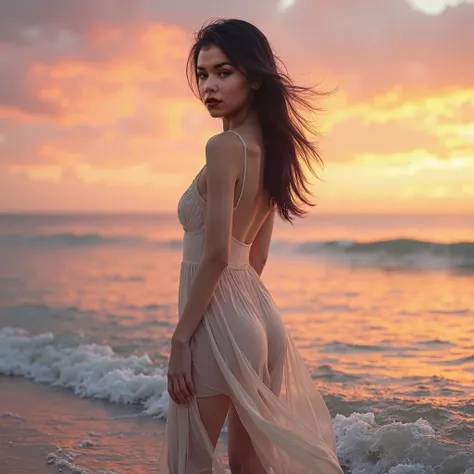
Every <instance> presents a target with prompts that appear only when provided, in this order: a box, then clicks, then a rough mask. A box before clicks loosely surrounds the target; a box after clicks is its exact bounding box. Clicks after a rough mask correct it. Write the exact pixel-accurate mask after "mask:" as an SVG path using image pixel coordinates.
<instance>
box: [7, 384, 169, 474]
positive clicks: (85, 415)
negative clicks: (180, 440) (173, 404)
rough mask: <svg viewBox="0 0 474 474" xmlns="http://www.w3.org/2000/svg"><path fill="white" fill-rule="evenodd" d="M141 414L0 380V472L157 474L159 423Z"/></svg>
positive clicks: (136, 409)
mask: <svg viewBox="0 0 474 474" xmlns="http://www.w3.org/2000/svg"><path fill="white" fill-rule="evenodd" d="M140 412H141V408H140V407H138V406H125V405H114V404H111V403H109V402H105V401H101V400H90V399H81V398H79V397H76V396H74V394H73V393H72V392H71V391H70V390H67V389H62V388H55V387H50V386H47V385H43V384H38V383H33V382H30V381H28V380H25V379H21V378H16V377H8V376H0V472H1V473H2V474H53V473H56V472H63V473H68V472H75V473H81V472H84V473H85V472H90V473H95V472H97V471H107V470H110V471H115V472H118V473H120V474H145V473H157V472H158V471H157V459H158V455H159V451H160V446H161V443H162V440H163V433H164V422H163V421H162V420H157V419H153V418H151V417H147V416H143V415H141V414H140ZM89 442H90V443H89ZM48 457H49V460H50V461H51V463H48ZM61 459H63V460H64V461H61ZM67 463H69V464H70V465H74V466H75V468H76V469H75V470H71V469H70V468H69V469H68V464H67ZM60 469H61V470H62V471H60Z"/></svg>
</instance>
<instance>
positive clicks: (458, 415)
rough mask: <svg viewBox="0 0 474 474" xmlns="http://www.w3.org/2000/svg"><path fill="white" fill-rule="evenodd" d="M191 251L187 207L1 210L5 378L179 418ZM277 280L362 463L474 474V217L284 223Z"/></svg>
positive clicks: (348, 448)
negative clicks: (171, 358) (174, 395)
mask: <svg viewBox="0 0 474 474" xmlns="http://www.w3.org/2000/svg"><path fill="white" fill-rule="evenodd" d="M180 250H181V229H180V228H179V225H178V223H177V220H176V217H175V216H173V215H170V216H168V215H158V214H157V215H98V214H97V215H85V214H76V215H66V214H62V215H52V214H51V215H46V214H42V215H41V214H35V215H33V214H32V215H26V214H22V215H15V214H3V215H0V374H3V375H13V376H17V377H22V378H26V379H29V380H31V383H40V384H42V386H46V385H55V386H60V387H66V388H68V389H69V390H70V392H71V394H74V395H76V396H77V397H90V398H98V399H102V400H103V401H104V403H110V404H119V405H120V404H133V405H134V406H137V407H139V411H140V412H141V414H142V416H145V417H148V418H150V419H151V420H153V417H155V418H158V419H159V420H164V419H165V418H166V414H167V409H168V403H169V399H168V396H167V392H166V364H167V358H168V355H169V338H170V336H171V334H172V332H173V329H174V325H175V323H176V320H177V290H178V274H179V263H180ZM262 278H263V280H264V282H265V284H266V285H267V287H268V288H269V289H270V291H271V293H272V295H273V297H274V299H275V301H276V303H277V304H278V306H279V308H280V310H281V313H282V315H283V318H284V320H285V323H286V325H287V327H288V329H289V331H290V332H291V334H292V336H293V338H294V339H295V341H296V344H297V345H298V347H299V349H300V351H301V353H302V355H303V357H304V358H305V360H306V362H307V364H308V367H309V369H310V371H311V374H312V376H313V379H314V382H315V384H317V386H318V387H319V389H320V391H321V393H322V395H323V397H324V398H325V400H326V402H327V404H328V406H329V409H330V411H331V414H332V417H333V422H334V427H335V430H336V436H337V447H338V456H339V459H340V461H341V464H342V465H343V466H344V469H345V471H346V472H352V473H353V474H418V473H420V474H431V473H442V474H473V473H474V215H411V216H402V215H396V216H395V215H392V216H390V215H328V214H322V213H321V214H314V215H311V216H310V217H308V218H306V219H305V220H303V221H301V222H298V223H297V224H296V225H295V226H294V227H291V226H289V225H284V224H282V223H278V224H277V226H276V230H275V233H274V241H273V244H272V249H271V256H270V261H269V263H268V265H267V268H266V269H265V271H264V274H263V277H262ZM3 408H5V407H2V409H3ZM0 411H1V410H0ZM0 414H1V413H0ZM159 420H156V422H157V423H158V422H159ZM224 431H225V430H224ZM223 436H224V437H225V432H224V433H223ZM114 462H115V464H114ZM114 462H109V463H108V464H107V468H113V469H114V471H116V472H120V473H122V474H123V473H125V472H131V471H127V470H122V471H121V470H120V467H121V461H120V459H117V460H115V461H114ZM134 472H145V471H139V470H138V471H134ZM147 472H148V471H147Z"/></svg>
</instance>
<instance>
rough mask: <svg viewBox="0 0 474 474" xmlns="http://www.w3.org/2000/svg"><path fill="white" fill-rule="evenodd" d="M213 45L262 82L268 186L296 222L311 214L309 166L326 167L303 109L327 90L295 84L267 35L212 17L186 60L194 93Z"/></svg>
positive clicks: (311, 108) (259, 97)
mask: <svg viewBox="0 0 474 474" xmlns="http://www.w3.org/2000/svg"><path fill="white" fill-rule="evenodd" d="M209 46H217V47H218V48H220V49H221V51H222V52H223V53H224V54H225V55H226V56H227V58H228V59H229V61H230V62H231V63H232V64H233V65H234V66H235V67H236V68H237V69H238V70H239V71H240V72H241V73H242V74H243V75H244V76H245V77H246V78H247V80H248V81H249V82H250V83H259V84H260V87H259V88H258V90H256V91H255V96H254V103H253V106H254V109H255V110H256V112H257V116H258V119H259V122H260V126H261V128H262V133H263V142H264V153H265V168H264V181H263V182H264V188H265V190H266V191H267V193H268V195H269V199H270V205H271V206H273V207H275V209H276V210H277V212H278V214H279V215H280V217H281V218H282V219H284V220H286V221H288V222H292V221H293V218H294V217H302V216H303V215H304V214H306V213H307V211H306V210H305V209H304V206H305V205H307V206H314V204H313V203H312V202H311V200H310V199H311V193H310V190H309V181H308V178H307V176H306V174H305V167H306V168H307V169H308V170H309V171H310V172H311V173H312V174H313V175H315V176H317V175H316V172H315V165H320V166H323V161H322V158H321V156H320V154H319V152H318V149H317V147H316V145H315V144H314V143H313V142H311V141H310V140H309V139H308V138H307V136H306V134H305V132H308V133H309V134H310V135H313V136H318V133H317V131H316V130H315V129H314V127H313V125H312V124H311V123H310V121H309V120H308V119H307V118H305V117H304V116H303V114H302V111H303V112H307V113H308V115H311V114H312V113H314V112H318V111H320V109H319V108H318V107H317V106H316V105H315V104H314V101H312V100H311V99H314V98H319V97H320V96H321V95H324V94H325V93H322V92H318V91H316V90H315V89H314V88H311V87H303V86H298V85H295V84H294V83H293V81H292V80H291V78H290V77H289V75H288V73H287V72H286V68H285V66H284V64H283V62H282V61H281V60H280V59H279V58H278V57H277V56H276V55H275V54H274V53H273V51H272V48H271V46H270V43H269V42H268V40H267V38H266V37H265V35H264V34H263V33H262V32H261V31H260V30H259V29H258V28H256V27H255V26H254V25H252V24H251V23H248V22H246V21H244V20H237V19H219V20H214V21H212V22H210V23H208V24H207V25H204V26H203V27H202V28H201V30H200V31H199V32H198V33H197V34H196V36H195V44H194V45H193V47H192V48H191V51H190V53H189V57H188V62H187V77H188V81H189V84H190V86H191V87H193V86H195V88H196V89H194V90H195V93H196V91H197V84H198V76H197V61H198V56H199V53H200V51H201V49H203V48H206V47H209ZM196 95H199V94H198V93H197V94H196Z"/></svg>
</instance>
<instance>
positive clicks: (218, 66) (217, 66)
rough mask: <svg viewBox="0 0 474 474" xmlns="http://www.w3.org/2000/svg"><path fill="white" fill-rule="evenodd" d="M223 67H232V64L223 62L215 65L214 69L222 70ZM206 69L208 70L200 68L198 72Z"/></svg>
mask: <svg viewBox="0 0 474 474" xmlns="http://www.w3.org/2000/svg"><path fill="white" fill-rule="evenodd" d="M223 66H232V64H231V63H230V62H229V61H222V62H220V63H217V64H215V65H214V66H213V69H219V68H221V67H223ZM205 69H206V68H205V67H203V66H198V67H197V70H198V71H204V70H205Z"/></svg>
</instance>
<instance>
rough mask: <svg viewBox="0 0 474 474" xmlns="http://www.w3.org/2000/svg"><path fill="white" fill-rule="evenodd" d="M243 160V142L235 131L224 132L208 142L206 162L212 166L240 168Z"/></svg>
mask: <svg viewBox="0 0 474 474" xmlns="http://www.w3.org/2000/svg"><path fill="white" fill-rule="evenodd" d="M241 161H242V143H241V141H240V139H239V137H238V136H237V135H236V134H235V133H228V132H222V133H218V134H217V135H214V136H213V137H211V138H209V140H208V141H207V143H206V164H207V165H208V166H211V167H215V166H217V167H227V168H228V167H229V165H230V167H232V168H234V169H238V168H239V167H240V163H241Z"/></svg>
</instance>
